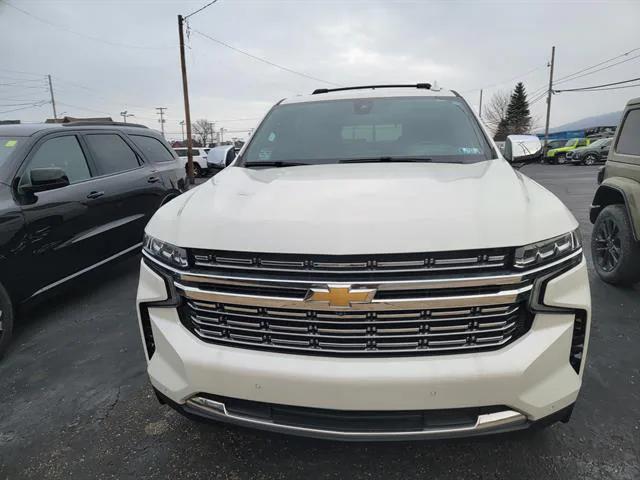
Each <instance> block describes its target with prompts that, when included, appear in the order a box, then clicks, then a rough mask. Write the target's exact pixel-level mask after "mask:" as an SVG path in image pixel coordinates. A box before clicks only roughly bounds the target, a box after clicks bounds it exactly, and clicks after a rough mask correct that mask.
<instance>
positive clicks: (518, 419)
mask: <svg viewBox="0 0 640 480" xmlns="http://www.w3.org/2000/svg"><path fill="white" fill-rule="evenodd" d="M186 406H187V407H189V408H191V409H193V410H195V411H196V412H198V413H200V414H202V415H204V416H206V417H209V418H212V419H216V420H221V421H223V422H227V423H233V424H236V425H241V426H246V427H253V428H258V429H262V430H270V431H273V432H279V433H287V434H291V435H300V436H307V437H315V438H325V439H332V440H347V441H358V440H360V441H374V440H376V441H381V440H382V441H384V440H387V441H388V440H412V439H413V440H418V439H428V438H450V437H466V436H472V435H480V434H487V433H497V432H501V431H508V430H516V429H518V428H524V427H526V426H527V417H525V416H524V415H523V414H521V413H519V412H516V411H514V410H503V411H500V412H495V413H489V414H483V415H478V419H477V421H476V423H475V425H472V426H464V427H450V428H431V429H427V430H410V431H388V432H361V431H347V430H344V431H343V430H325V429H317V428H309V427H300V426H294V425H284V424H278V423H274V422H272V421H268V420H262V419H258V418H253V417H248V416H241V415H236V414H231V413H229V412H228V411H227V409H226V407H225V404H224V403H222V402H217V401H215V400H211V399H209V398H205V397H201V396H198V395H196V396H194V397H191V398H190V399H189V400H187V402H186Z"/></svg>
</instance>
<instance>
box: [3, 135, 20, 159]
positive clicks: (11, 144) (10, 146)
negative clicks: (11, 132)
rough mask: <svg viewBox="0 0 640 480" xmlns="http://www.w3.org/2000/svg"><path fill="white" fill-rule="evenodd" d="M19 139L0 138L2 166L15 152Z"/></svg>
mask: <svg viewBox="0 0 640 480" xmlns="http://www.w3.org/2000/svg"><path fill="white" fill-rule="evenodd" d="M18 141H19V139H18V138H16V137H0V164H2V163H4V162H5V160H6V159H7V158H9V156H10V155H11V154H12V153H13V152H14V150H15V149H16V147H17V146H18Z"/></svg>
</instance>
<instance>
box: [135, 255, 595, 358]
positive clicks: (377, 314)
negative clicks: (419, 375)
mask: <svg viewBox="0 0 640 480" xmlns="http://www.w3.org/2000/svg"><path fill="white" fill-rule="evenodd" d="M202 255H204V254H203V253H202V252H199V251H191V252H190V262H191V265H193V266H192V268H190V269H189V270H184V271H183V270H175V269H170V268H168V267H167V266H166V265H162V264H160V262H158V261H157V260H154V259H153V258H152V257H150V256H149V255H148V254H146V253H145V258H146V261H147V262H148V263H150V264H152V265H153V268H154V269H155V270H156V271H159V272H160V273H161V274H162V275H164V276H165V278H166V279H167V283H168V284H169V285H171V288H172V295H171V296H172V298H175V299H176V303H177V307H178V313H179V316H180V321H181V322H182V324H183V325H184V326H185V327H186V328H187V329H188V330H189V331H191V332H192V333H193V334H194V335H195V336H196V337H198V338H199V339H200V340H202V341H204V342H208V343H215V344H219V345H225V346H230V347H237V348H250V349H261V350H268V351H281V352H285V353H296V354H312V355H324V356H340V355H342V356H345V355H348V356H394V355H431V354H455V353H468V352H473V351H486V350H490V349H497V348H501V347H504V346H505V345H507V344H508V343H510V342H512V341H514V340H516V339H517V338H519V337H520V336H522V335H523V334H524V333H526V332H527V331H528V329H529V328H530V326H531V321H532V318H533V314H532V313H531V308H530V305H529V300H530V296H531V295H532V294H534V293H535V295H539V294H540V293H539V292H540V289H539V285H538V284H537V283H536V279H538V278H541V279H542V278H544V277H548V276H549V274H550V272H553V271H558V270H559V269H566V268H569V267H570V266H572V265H576V264H577V262H580V260H581V259H582V251H581V250H579V251H576V252H574V253H572V254H570V255H568V256H567V257H565V258H563V259H560V260H557V261H555V262H551V263H548V264H545V265H543V266H539V267H535V268H529V269H522V270H518V271H516V270H515V269H513V268H509V267H507V266H506V263H507V262H512V261H513V255H512V252H506V251H502V253H499V252H498V251H489V252H474V253H473V255H470V254H469V252H464V255H463V254H461V253H459V252H454V253H448V254H446V255H445V254H433V255H424V254H413V255H406V256H404V257H405V258H406V259H405V260H404V261H405V262H413V261H414V260H415V257H416V256H419V257H421V258H422V257H424V258H438V259H439V260H441V261H450V263H446V262H445V263H446V264H447V265H448V268H451V269H452V270H447V271H440V270H425V268H426V263H424V264H423V265H422V266H421V267H420V268H417V269H413V270H407V268H408V267H411V266H410V265H408V263H405V264H403V265H400V264H399V263H397V262H400V261H401V257H402V256H397V255H392V256H377V257H376V258H375V259H374V260H375V265H372V264H371V263H367V267H366V268H367V270H366V271H365V270H354V269H356V268H364V265H365V264H364V263H361V264H359V265H358V266H356V265H355V262H356V261H358V260H361V259H359V258H358V257H352V256H350V257H332V258H331V264H327V263H324V264H321V266H322V268H325V269H331V270H322V271H321V270H315V269H317V268H319V266H318V262H320V260H322V261H325V260H326V261H328V260H327V258H326V257H320V258H318V257H314V258H301V259H299V261H298V263H297V264H296V265H298V267H295V266H294V264H293V263H292V262H294V261H295V258H293V257H294V256H293V255H280V256H276V257H271V256H268V255H263V254H249V253H247V254H243V255H244V256H243V257H241V256H239V254H236V253H234V254H233V255H232V254H230V253H228V254H226V256H224V257H223V256H221V255H219V254H217V253H216V254H214V253H208V254H206V255H209V257H208V258H209V259H210V260H211V262H214V263H215V264H214V263H211V262H209V263H207V264H206V265H203V264H202V261H203V260H202V258H201V257H202ZM498 256H500V259H499V260H498ZM472 257H474V258H478V259H482V260H479V262H480V261H482V262H494V263H495V265H493V266H490V267H487V268H478V269H473V270H467V269H466V268H464V267H465V266H464V265H463V263H464V262H463V261H462V260H463V259H464V258H468V259H470V258H472ZM221 258H222V259H223V261H224V262H227V263H229V264H234V265H235V264H237V265H241V267H239V268H237V269H236V268H235V267H233V268H226V267H220V264H221V263H220V262H221ZM240 258H244V260H245V263H241V262H240V261H239V259H240ZM199 259H200V260H199ZM214 259H215V261H214ZM256 259H258V260H259V261H258V260H256ZM267 259H268V260H267ZM341 259H342V260H341ZM374 260H371V259H369V260H367V262H372V261H374ZM275 261H283V262H284V261H286V262H289V263H288V264H287V265H282V264H277V265H276V264H273V263H265V262H275ZM199 262H200V263H199ZM309 262H311V263H309ZM314 262H315V263H314ZM380 262H396V263H394V264H393V266H392V267H390V268H392V270H393V271H387V270H384V269H385V268H387V266H388V264H384V263H383V264H382V265H383V266H382V267H381V266H380ZM425 262H426V260H425ZM469 262H471V261H470V260H469ZM429 263H430V264H433V265H436V264H435V263H433V262H429ZM445 263H442V262H441V263H440V264H437V265H440V266H444V265H445ZM474 265H478V264H477V263H474ZM467 266H468V265H467ZM485 266H486V265H485ZM246 267H250V268H249V269H247V268H246ZM295 268H300V270H299V271H298V270H295ZM338 268H344V270H336V269H338ZM433 268H437V267H433ZM398 269H400V270H398ZM534 287H535V288H534ZM344 292H346V298H347V301H345V300H344V298H345V296H344V295H345V293H344ZM363 292H366V294H363ZM532 292H533V293H532ZM334 294H335V295H334ZM352 295H353V296H352Z"/></svg>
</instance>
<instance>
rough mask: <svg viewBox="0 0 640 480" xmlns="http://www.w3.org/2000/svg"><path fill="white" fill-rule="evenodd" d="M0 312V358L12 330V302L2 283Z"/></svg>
mask: <svg viewBox="0 0 640 480" xmlns="http://www.w3.org/2000/svg"><path fill="white" fill-rule="evenodd" d="M0 312H1V313H0V322H2V328H1V329H0V358H2V355H3V354H4V353H5V352H6V351H7V348H8V347H9V342H10V341H11V334H12V332H13V304H12V303H11V299H10V298H9V294H8V293H7V291H6V290H5V289H4V287H3V286H2V284H0Z"/></svg>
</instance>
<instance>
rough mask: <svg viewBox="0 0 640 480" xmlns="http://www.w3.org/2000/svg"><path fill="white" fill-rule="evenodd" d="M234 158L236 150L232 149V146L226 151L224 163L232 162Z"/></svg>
mask: <svg viewBox="0 0 640 480" xmlns="http://www.w3.org/2000/svg"><path fill="white" fill-rule="evenodd" d="M235 158H236V152H235V151H234V150H233V148H230V149H229V151H228V152H227V159H226V160H225V162H224V164H225V165H229V164H230V163H231V162H233V160H234V159H235Z"/></svg>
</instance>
